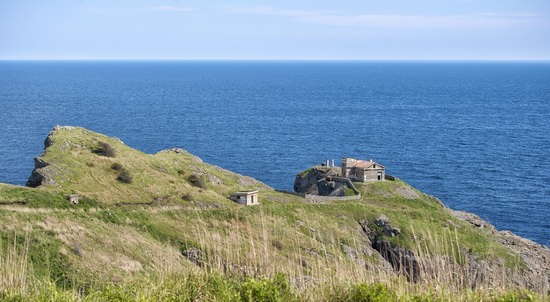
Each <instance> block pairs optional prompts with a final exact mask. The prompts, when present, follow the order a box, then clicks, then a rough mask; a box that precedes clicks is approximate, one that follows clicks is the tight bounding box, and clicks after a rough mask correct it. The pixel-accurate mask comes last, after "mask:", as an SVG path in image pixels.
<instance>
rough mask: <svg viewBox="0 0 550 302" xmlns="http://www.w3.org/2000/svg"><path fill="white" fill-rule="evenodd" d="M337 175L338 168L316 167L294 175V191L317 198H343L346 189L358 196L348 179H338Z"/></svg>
mask: <svg viewBox="0 0 550 302" xmlns="http://www.w3.org/2000/svg"><path fill="white" fill-rule="evenodd" d="M339 174H340V168H339V167H323V166H316V167H313V168H311V169H308V170H305V171H302V172H301V173H299V174H297V175H296V178H295V180H294V191H295V192H296V193H304V194H309V195H319V196H345V195H346V189H348V190H352V191H353V193H354V194H359V191H357V189H356V188H355V187H354V186H353V183H352V182H351V181H350V180H349V179H346V178H341V177H338V175H339Z"/></svg>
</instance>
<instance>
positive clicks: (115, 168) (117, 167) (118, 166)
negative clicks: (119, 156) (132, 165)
mask: <svg viewBox="0 0 550 302" xmlns="http://www.w3.org/2000/svg"><path fill="white" fill-rule="evenodd" d="M111 169H113V170H116V171H120V170H122V165H121V164H119V163H113V164H112V165H111Z"/></svg>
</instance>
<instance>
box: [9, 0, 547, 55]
mask: <svg viewBox="0 0 550 302" xmlns="http://www.w3.org/2000/svg"><path fill="white" fill-rule="evenodd" d="M0 60H550V1H549V0H385V1H383V0H338V1H326V0H316V1H313V0H293V1H289V0H278V1H274V0H271V1H261V0H256V1H252V0H249V1H245V0H240V1H208V0H203V1H184V0H180V1H176V0H166V1H162V0H157V1H153V0H126V1H124V0H118V1H117V0H0Z"/></svg>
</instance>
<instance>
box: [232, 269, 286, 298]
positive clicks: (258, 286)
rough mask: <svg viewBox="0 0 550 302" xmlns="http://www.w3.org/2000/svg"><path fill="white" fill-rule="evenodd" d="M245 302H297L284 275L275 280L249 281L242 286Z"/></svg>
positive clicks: (242, 296)
mask: <svg viewBox="0 0 550 302" xmlns="http://www.w3.org/2000/svg"><path fill="white" fill-rule="evenodd" d="M241 299H242V300H243V301H250V302H252V301H255V302H260V301H270V302H271V301H285V302H287V301H296V300H297V297H296V295H295V294H294V293H293V292H292V290H291V287H290V284H289V283H288V281H287V280H286V278H285V275H284V274H281V273H279V274H277V275H276V276H275V277H274V278H273V279H254V278H251V279H248V280H246V281H245V282H243V283H242V285H241Z"/></svg>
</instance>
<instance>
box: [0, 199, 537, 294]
mask: <svg viewBox="0 0 550 302" xmlns="http://www.w3.org/2000/svg"><path fill="white" fill-rule="evenodd" d="M194 215H196V217H195V219H194V222H195V223H194V224H193V226H192V227H191V226H189V229H188V231H189V232H190V233H191V234H190V236H191V237H192V238H195V239H196V242H195V243H194V245H196V247H197V248H199V249H201V250H202V251H204V253H205V259H204V260H205V265H204V266H202V267H198V266H197V267H196V269H194V270H189V271H186V272H174V271H171V270H170V268H169V267H167V268H166V269H165V270H164V271H157V272H156V273H154V274H147V275H145V274H143V275H141V277H140V278H133V279H128V280H127V281H124V282H122V283H116V284H115V283H110V282H105V283H103V284H97V285H94V287H93V288H87V289H86V290H85V291H84V292H83V291H82V290H81V289H79V288H74V289H73V288H62V287H59V286H58V285H56V284H55V282H51V281H50V280H40V281H36V280H35V281H33V284H32V285H31V284H29V278H31V276H32V275H33V272H32V269H31V267H29V266H28V263H29V259H28V258H29V257H28V255H29V248H31V247H30V244H31V240H30V238H29V235H26V236H25V237H24V238H20V237H17V236H16V235H14V236H13V237H12V238H9V239H8V240H3V241H0V265H1V267H0V300H10V299H11V300H14V301H15V300H20V301H27V300H28V301H58V300H63V301H544V300H545V299H547V298H548V297H547V294H548V288H545V287H543V286H542V285H540V287H537V286H536V285H535V287H533V288H532V290H533V292H530V291H526V290H524V289H523V287H522V286H521V285H520V284H519V283H518V282H517V280H519V279H518V278H519V277H520V276H519V273H517V272H516V271H514V270H510V269H509V268H507V267H506V266H505V265H504V264H503V265H502V267H500V268H496V269H495V268H494V267H493V269H489V268H488V267H484V266H483V265H481V264H480V263H482V262H480V260H479V259H474V257H473V255H471V254H470V253H469V252H468V251H467V250H465V249H464V248H463V247H462V245H461V243H460V241H459V239H458V238H459V237H458V235H457V234H456V232H455V231H454V230H452V229H449V230H448V231H447V232H445V233H444V234H443V235H439V236H434V234H433V233H432V232H430V230H417V229H414V228H413V227H411V229H410V233H411V234H412V238H411V240H412V241H413V242H414V243H415V244H414V246H413V248H411V253H412V255H413V256H414V259H415V260H416V261H417V262H416V263H417V267H418V270H417V272H415V274H417V275H418V276H417V278H415V279H414V280H415V281H414V282H412V281H411V280H407V278H406V277H405V275H406V274H407V273H409V274H411V273H412V272H411V271H406V270H407V265H405V263H400V264H399V265H397V266H395V267H397V268H399V269H397V271H396V269H394V268H391V267H390V266H389V265H388V266H386V269H384V266H383V265H375V264H376V261H385V260H383V259H381V258H379V257H378V258H376V259H378V260H376V261H374V264H373V263H372V259H370V260H369V259H368V257H367V256H366V255H363V254H361V253H357V254H353V253H351V254H350V253H346V252H344V251H343V250H342V246H343V243H342V242H343V240H342V238H341V233H339V232H338V226H337V225H334V226H329V227H325V228H324V229H323V228H322V225H321V224H322V223H321V222H315V217H312V221H309V222H308V223H309V225H308V227H309V229H308V231H306V232H305V233H302V234H301V235H299V234H295V236H294V237H292V238H285V239H284V240H282V238H281V237H280V236H284V235H285V234H284V230H280V229H277V228H276V226H277V219H281V217H278V216H274V215H271V214H269V213H265V212H264V211H263V210H261V209H260V210H259V211H258V213H257V215H256V216H250V215H243V214H242V213H240V212H239V211H229V212H226V213H224V214H223V215H227V216H224V217H223V218H220V219H212V217H205V216H204V215H205V214H204V212H201V211H197V212H195V214H194ZM251 219H257V220H255V221H251ZM253 222H255V223H253ZM281 225H288V224H284V223H281ZM278 239H280V241H279V243H278V244H274V242H278V241H277V240H278ZM345 244H346V245H347V246H349V247H351V248H352V249H353V250H354V251H357V252H358V251H361V249H362V248H364V247H365V244H368V241H367V238H366V237H365V238H364V240H360V239H358V238H357V237H354V239H353V240H349V241H345ZM306 246H307V247H311V249H304V247H306ZM375 256H377V255H376V254H373V256H372V257H375ZM372 257H371V258H372ZM183 261H186V260H183ZM541 284H542V283H541Z"/></svg>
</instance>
